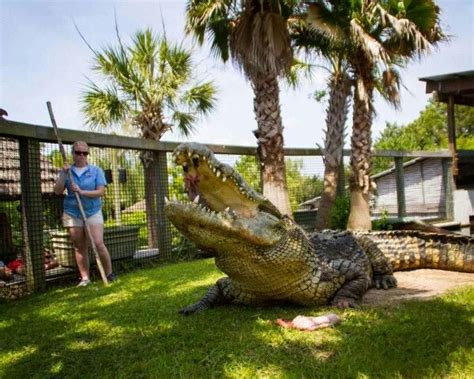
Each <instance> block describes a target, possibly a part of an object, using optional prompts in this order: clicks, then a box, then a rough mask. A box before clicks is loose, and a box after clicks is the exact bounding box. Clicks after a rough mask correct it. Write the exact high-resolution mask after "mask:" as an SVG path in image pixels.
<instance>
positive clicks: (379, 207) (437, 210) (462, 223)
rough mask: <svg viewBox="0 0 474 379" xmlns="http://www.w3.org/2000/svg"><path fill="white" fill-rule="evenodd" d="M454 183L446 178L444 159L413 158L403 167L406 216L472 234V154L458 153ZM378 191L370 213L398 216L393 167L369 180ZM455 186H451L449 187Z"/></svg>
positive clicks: (397, 199) (473, 195)
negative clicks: (371, 180) (372, 181)
mask: <svg viewBox="0 0 474 379" xmlns="http://www.w3.org/2000/svg"><path fill="white" fill-rule="evenodd" d="M457 158H458V162H457V166H458V173H457V175H456V181H455V183H450V180H448V179H449V177H447V176H446V172H447V171H448V170H447V167H446V165H447V164H449V161H447V160H446V159H444V158H434V157H429V158H416V159H413V160H411V161H408V162H406V163H405V164H404V165H403V183H404V198H405V204H404V209H405V215H404V217H407V218H417V219H423V220H429V221H430V222H433V223H435V224H436V223H438V225H441V226H450V227H453V228H459V229H460V230H462V232H463V233H466V234H472V233H474V231H472V230H470V229H471V228H472V226H473V225H474V151H462V150H460V151H457ZM372 179H373V180H374V182H375V183H376V186H377V190H376V194H375V196H374V197H373V208H372V214H373V215H374V216H375V217H379V216H380V215H382V214H384V213H386V214H387V215H388V217H389V218H397V217H399V194H398V193H397V173H396V169H395V167H394V168H392V169H389V170H386V171H384V172H381V173H379V174H377V175H374V176H373V177H372ZM452 184H454V186H453V185H452Z"/></svg>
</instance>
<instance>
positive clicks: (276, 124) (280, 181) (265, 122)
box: [252, 76, 291, 216]
mask: <svg viewBox="0 0 474 379" xmlns="http://www.w3.org/2000/svg"><path fill="white" fill-rule="evenodd" d="M252 85H253V90H254V94H255V98H254V111H255V117H256V119H257V125H258V129H257V130H255V131H254V134H255V136H256V137H257V144H258V147H257V157H258V160H259V163H260V175H261V179H262V184H263V195H264V196H265V197H266V198H267V199H268V200H270V201H271V202H272V203H273V204H274V205H275V206H276V207H277V208H278V210H279V211H280V212H281V213H282V214H284V215H288V216H291V207H290V199H289V196H288V186H287V182H286V171H285V155H284V151H283V125H282V120H281V113H280V90H279V87H278V80H277V79H276V77H273V76H272V77H264V78H262V77H260V78H258V79H255V80H253V81H252Z"/></svg>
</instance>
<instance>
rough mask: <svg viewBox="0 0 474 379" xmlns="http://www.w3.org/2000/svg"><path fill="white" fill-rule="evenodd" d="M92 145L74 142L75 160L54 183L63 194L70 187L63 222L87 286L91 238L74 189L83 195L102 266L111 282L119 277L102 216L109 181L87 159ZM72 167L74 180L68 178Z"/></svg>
mask: <svg viewBox="0 0 474 379" xmlns="http://www.w3.org/2000/svg"><path fill="white" fill-rule="evenodd" d="M88 155H89V146H88V145H87V143H86V142H84V141H77V142H74V144H73V145H72V156H73V160H74V163H73V164H72V165H71V166H70V165H69V164H68V163H65V164H64V167H63V170H62V171H61V173H60V174H59V177H58V180H57V181H56V184H55V186H54V193H55V194H57V195H61V194H62V193H63V192H64V189H65V188H67V195H66V197H65V198H64V213H63V225H64V226H65V227H66V228H67V229H68V231H69V236H70V238H71V241H72V243H73V246H74V250H75V255H76V262H77V267H78V268H79V273H80V275H81V281H80V282H79V284H78V287H85V286H87V285H89V284H90V283H91V281H90V276H89V254H88V245H89V241H88V237H87V232H86V228H85V225H84V221H83V220H82V217H81V212H80V210H79V205H78V204H77V201H76V197H75V195H74V192H77V193H78V194H79V195H80V197H81V203H82V206H83V208H84V213H85V215H86V218H87V224H88V225H89V229H90V232H91V236H92V238H93V239H94V242H95V245H96V247H97V251H98V253H99V256H100V259H101V261H102V265H103V266H104V271H105V274H106V275H107V279H108V281H110V282H112V281H114V280H115V279H116V276H115V274H114V273H113V272H112V261H111V259H110V254H109V251H108V250H107V247H106V246H105V244H104V218H103V216H102V201H101V199H100V198H101V197H102V196H103V195H104V192H105V186H106V185H107V181H106V180H105V175H104V172H103V171H102V169H100V168H99V167H97V166H94V165H91V164H89V163H88V162H87V156H88ZM69 170H71V173H72V177H73V179H74V182H73V183H72V182H71V181H70V180H69V177H68V171H69Z"/></svg>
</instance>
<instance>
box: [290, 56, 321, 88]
mask: <svg viewBox="0 0 474 379" xmlns="http://www.w3.org/2000/svg"><path fill="white" fill-rule="evenodd" d="M315 67H320V66H317V65H315V64H310V63H307V62H303V61H301V60H299V59H293V63H292V64H291V68H290V71H289V72H288V74H287V75H286V76H285V79H286V82H287V84H288V86H289V87H290V88H293V89H296V88H298V87H299V86H300V85H301V84H302V81H303V80H304V79H306V80H308V79H311V78H312V76H313V70H314V68H315Z"/></svg>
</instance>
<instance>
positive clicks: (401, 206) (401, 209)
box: [395, 157, 406, 217]
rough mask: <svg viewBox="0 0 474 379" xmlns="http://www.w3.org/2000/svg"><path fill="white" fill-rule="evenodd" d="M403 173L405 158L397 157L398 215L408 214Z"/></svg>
mask: <svg viewBox="0 0 474 379" xmlns="http://www.w3.org/2000/svg"><path fill="white" fill-rule="evenodd" d="M404 179H405V178H404V175H403V158H401V157H397V158H395V181H396V186H397V205H398V217H405V216H406V204H405V181H404Z"/></svg>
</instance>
